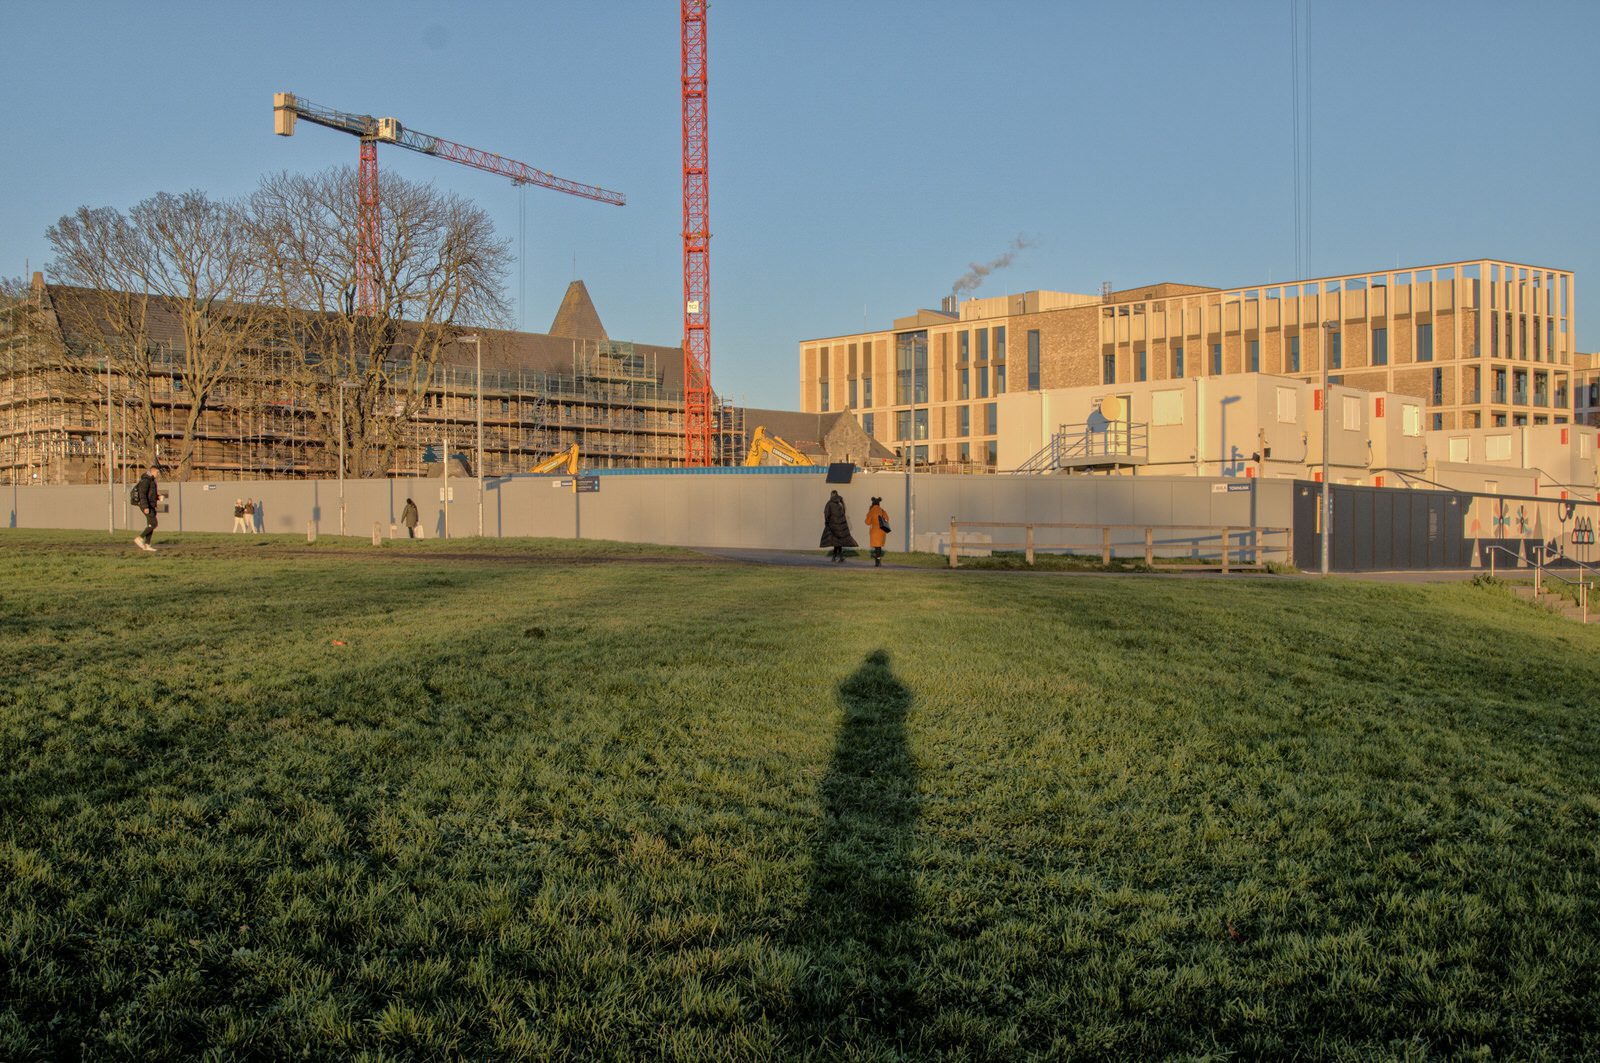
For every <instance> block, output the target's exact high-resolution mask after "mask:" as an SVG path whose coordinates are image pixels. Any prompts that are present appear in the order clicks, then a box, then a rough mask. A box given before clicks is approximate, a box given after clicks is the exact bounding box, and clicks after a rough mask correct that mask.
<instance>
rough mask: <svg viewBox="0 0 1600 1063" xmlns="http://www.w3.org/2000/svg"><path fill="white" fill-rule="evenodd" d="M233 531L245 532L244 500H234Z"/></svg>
mask: <svg viewBox="0 0 1600 1063" xmlns="http://www.w3.org/2000/svg"><path fill="white" fill-rule="evenodd" d="M233 530H234V531H236V532H242V531H244V530H245V526H244V499H242V498H236V499H234V500H233Z"/></svg>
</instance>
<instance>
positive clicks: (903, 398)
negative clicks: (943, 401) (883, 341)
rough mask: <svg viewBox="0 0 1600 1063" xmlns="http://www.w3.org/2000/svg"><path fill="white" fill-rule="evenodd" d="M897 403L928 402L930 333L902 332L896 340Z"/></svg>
mask: <svg viewBox="0 0 1600 1063" xmlns="http://www.w3.org/2000/svg"><path fill="white" fill-rule="evenodd" d="M894 359H895V376H896V379H895V403H896V404H897V405H899V404H904V405H910V404H911V403H915V402H927V401H928V333H927V330H926V329H924V330H922V331H920V332H901V333H898V334H896V335H895V338H894Z"/></svg>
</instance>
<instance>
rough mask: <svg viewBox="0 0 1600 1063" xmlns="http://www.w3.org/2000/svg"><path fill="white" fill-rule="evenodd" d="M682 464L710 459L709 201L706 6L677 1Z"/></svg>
mask: <svg viewBox="0 0 1600 1063" xmlns="http://www.w3.org/2000/svg"><path fill="white" fill-rule="evenodd" d="M682 5H683V6H682V25H683V463H684V464H685V465H710V464H712V462H713V461H714V460H715V455H714V454H713V452H712V451H713V448H712V425H711V202H710V183H709V177H708V165H707V164H708V161H709V159H708V152H707V147H706V141H707V138H706V3H705V0H682Z"/></svg>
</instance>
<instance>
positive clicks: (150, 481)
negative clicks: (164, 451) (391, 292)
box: [128, 465, 161, 554]
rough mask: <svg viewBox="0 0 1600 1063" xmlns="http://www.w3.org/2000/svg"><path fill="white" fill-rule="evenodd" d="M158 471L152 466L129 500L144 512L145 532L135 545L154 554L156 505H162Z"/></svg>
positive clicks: (135, 486)
mask: <svg viewBox="0 0 1600 1063" xmlns="http://www.w3.org/2000/svg"><path fill="white" fill-rule="evenodd" d="M157 471H158V470H157V469H156V467H155V466H154V465H152V466H150V468H149V469H148V470H146V472H145V474H144V475H143V476H141V477H139V482H138V483H136V484H134V485H133V491H132V492H131V493H130V494H129V495H128V501H129V502H130V503H131V504H132V505H134V506H135V507H137V508H138V510H139V512H141V513H143V514H144V532H143V534H141V535H140V536H139V537H138V538H136V539H134V540H133V545H134V546H137V547H138V548H139V549H141V550H145V551H148V552H149V553H152V554H153V553H155V552H156V548H155V547H153V546H151V545H150V540H151V539H153V538H155V534H156V507H157V506H159V505H161V492H160V490H159V489H158V488H157V487H156V473H157Z"/></svg>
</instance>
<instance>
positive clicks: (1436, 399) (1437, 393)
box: [1433, 369, 1444, 406]
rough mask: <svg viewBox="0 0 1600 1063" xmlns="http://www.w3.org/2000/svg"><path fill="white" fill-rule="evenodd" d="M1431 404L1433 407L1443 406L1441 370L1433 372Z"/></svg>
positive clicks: (1442, 376)
mask: <svg viewBox="0 0 1600 1063" xmlns="http://www.w3.org/2000/svg"><path fill="white" fill-rule="evenodd" d="M1433 404H1434V405H1435V406H1443V405H1444V370H1443V369H1435V370H1434V371H1433Z"/></svg>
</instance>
